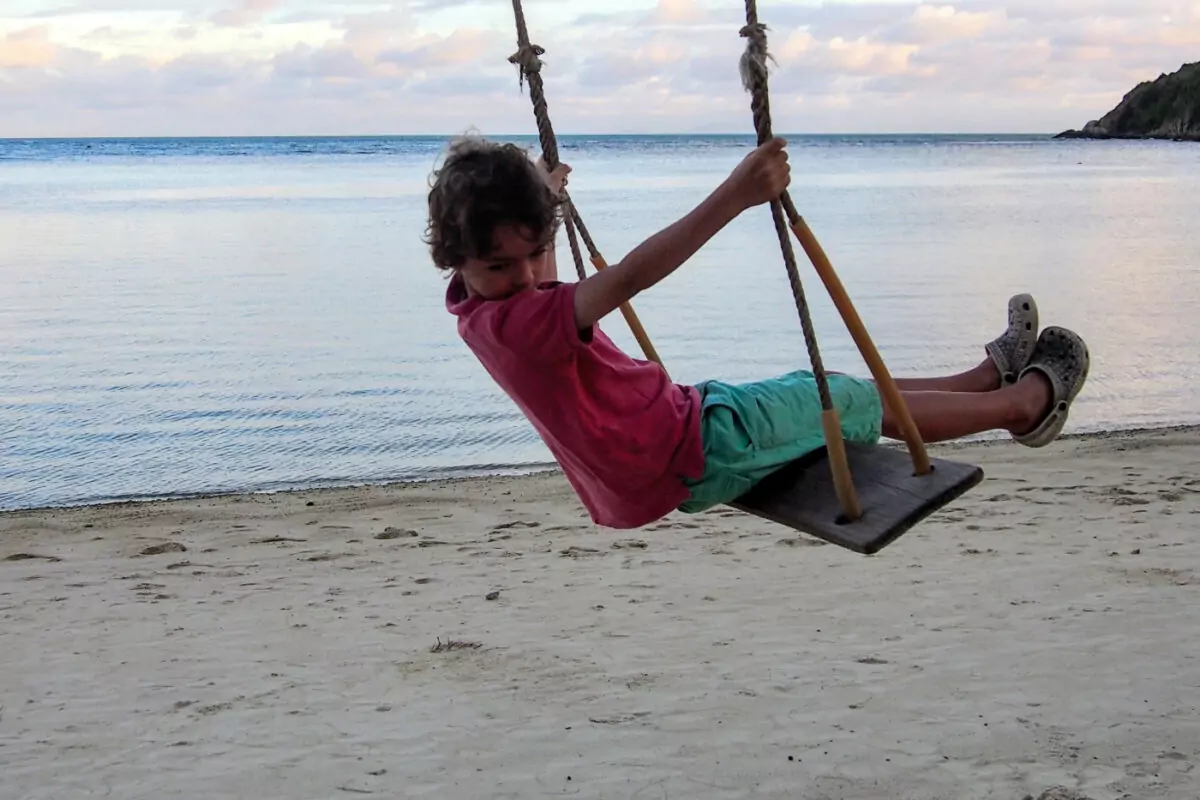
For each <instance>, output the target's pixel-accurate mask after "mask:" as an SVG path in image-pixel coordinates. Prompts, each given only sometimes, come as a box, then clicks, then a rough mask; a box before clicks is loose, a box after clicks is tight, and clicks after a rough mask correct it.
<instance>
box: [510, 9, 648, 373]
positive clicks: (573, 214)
mask: <svg viewBox="0 0 1200 800" xmlns="http://www.w3.org/2000/svg"><path fill="white" fill-rule="evenodd" d="M513 16H514V17H515V18H516V23H517V52H515V53H513V54H512V55H511V56H509V58H508V61H509V63H510V64H515V65H517V67H518V69H519V81H520V85H521V87H522V88H524V85H525V81H529V97H530V99H532V100H533V116H534V119H535V120H537V128H538V139H539V140H540V142H541V145H542V160H543V161H544V162H545V164H546V168H547V169H548V170H549V171H551V172H553V171H554V170H555V169H556V168H557V167H558V166H559V163H560V162H559V159H558V140H557V138H556V137H555V135H554V127H553V126H552V125H551V124H550V110H549V107H548V106H547V104H546V87H545V85H544V84H543V83H542V56H543V55H545V54H546V50H545V48H543V47H541V46H540V45H536V44H531V43H530V41H529V28H528V26H527V25H526V23H525V10H524V9H523V8H522V7H521V0H513ZM561 198H562V202H563V207H564V209H565V213H564V214H563V224H564V226H565V227H566V229H567V239H568V240H569V241H570V243H571V255H572V257H573V258H574V259H575V271H576V272H577V273H579V280H581V281H582V280H585V279H586V278H587V270H586V269H585V268H584V266H583V256H582V255H581V254H580V251H579V239H583V243H584V246H585V247H587V250H588V255H589V256H590V257H591V260H592V264H593V265H594V266H595V267H596V269H597V270H602V269H605V267H606V264H605V263H604V256H602V255H601V254H600V250H599V249H598V248H597V247H596V243H595V242H594V241H593V240H592V237H591V234H589V233H588V229H587V226H586V225H584V224H583V218H582V217H580V216H579V210H578V209H577V208H576V207H575V203H574V201H573V200H571V196H570V194H568V193H567V191H566V189H565V188H564V189H563V190H562V193H561ZM577 233H578V236H577ZM621 314H622V315H623V316H624V317H625V321H626V323H628V325H629V327H630V329H631V330H632V331H633V335H634V338H636V339H637V340H638V344H640V345H641V347H642V352H643V353H644V354H645V356H646V358H647V359H649V360H651V361H654V362H655V363H657V364H658V365H659V366H662V360H661V359H660V358H659V357H658V353H657V352H655V350H654V345H652V344H651V343H650V337H648V336H647V335H646V331H645V330H644V329H643V328H642V324H641V322H640V321H639V320H638V318H637V315H636V314H635V313H634V311H633V308H632V307H631V306H630V305H629V304H628V303H622V304H621Z"/></svg>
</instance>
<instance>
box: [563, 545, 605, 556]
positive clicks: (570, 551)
mask: <svg viewBox="0 0 1200 800" xmlns="http://www.w3.org/2000/svg"><path fill="white" fill-rule="evenodd" d="M559 555H561V556H564V557H566V558H591V557H594V556H602V555H604V553H603V552H601V551H600V550H597V549H595V548H593V547H568V548H567V549H565V550H560V551H559Z"/></svg>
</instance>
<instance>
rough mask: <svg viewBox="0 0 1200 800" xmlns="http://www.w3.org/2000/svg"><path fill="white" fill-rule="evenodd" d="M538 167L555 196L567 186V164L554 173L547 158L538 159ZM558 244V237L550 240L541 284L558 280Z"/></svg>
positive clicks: (556, 169)
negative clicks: (547, 164)
mask: <svg viewBox="0 0 1200 800" xmlns="http://www.w3.org/2000/svg"><path fill="white" fill-rule="evenodd" d="M536 166H537V169H538V172H540V173H541V175H542V178H543V179H544V180H545V181H546V184H547V185H548V186H549V187H550V191H552V192H554V194H556V195H557V194H558V193H559V192H561V191H562V189H563V187H564V186H566V185H567V175H569V174H570V172H571V167H570V166H568V165H567V164H559V165H558V166H557V167H555V168H554V170H553V171H551V170H548V169H547V168H546V160H545V158H544V157H541V158H538V160H537V164H536ZM557 244H558V236H557V235H556V236H555V237H554V238H553V239H551V240H550V246H549V248H548V250H547V252H546V266H545V268H544V269H543V270H542V275H541V278H540V279H539V280H538V282H539V283H545V282H547V281H549V282H555V281H557V280H558V258H557V256H556V255H555V250H556V248H557Z"/></svg>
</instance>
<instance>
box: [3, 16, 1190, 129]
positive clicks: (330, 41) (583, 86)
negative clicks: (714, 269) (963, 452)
mask: <svg viewBox="0 0 1200 800" xmlns="http://www.w3.org/2000/svg"><path fill="white" fill-rule="evenodd" d="M758 8H759V17H760V20H761V21H762V22H764V23H766V24H767V25H768V26H769V32H768V36H769V43H770V47H771V51H772V53H773V55H774V57H775V63H774V64H773V65H772V74H771V84H770V90H771V106H772V116H773V119H774V127H775V129H776V131H787V132H793V133H909V132H948V133H956V132H963V133H974V132H994V133H1008V132H1031V133H1043V132H1058V131H1060V130H1063V129H1065V128H1077V127H1082V126H1083V124H1084V123H1086V122H1087V121H1088V120H1090V119H1095V118H1098V117H1100V116H1101V115H1103V114H1104V113H1105V112H1106V111H1108V110H1109V109H1111V108H1112V107H1113V106H1114V105H1115V104H1116V103H1118V102H1119V101H1120V99H1121V97H1122V96H1123V95H1124V94H1125V92H1127V91H1128V90H1129V89H1131V88H1133V86H1135V85H1136V84H1137V83H1138V82H1139V81H1143V80H1153V79H1154V78H1155V77H1157V76H1158V75H1160V74H1162V73H1164V72H1173V71H1175V70H1176V69H1178V68H1179V67H1180V66H1181V65H1182V64H1184V63H1186V62H1190V61H1197V60H1200V0H959V1H958V2H937V1H936V0H934V1H933V2H910V1H909V0H871V1H869V2H856V1H855V0H825V1H824V2H816V1H813V0H759V4H758ZM524 9H525V16H526V18H527V20H528V24H529V30H530V36H531V39H532V41H533V42H534V43H536V44H538V45H540V46H542V47H543V48H544V49H545V51H546V53H545V55H544V56H543V62H544V67H543V73H542V74H543V77H544V80H545V84H546V94H547V101H548V104H549V108H550V116H551V119H552V120H553V122H554V127H555V130H556V132H557V133H559V134H570V133H705V132H750V131H752V125H751V118H750V109H749V97H748V95H746V94H745V92H744V91H743V89H742V86H741V83H740V79H739V77H738V59H739V57H740V55H741V53H742V51H743V49H744V46H745V40H743V39H742V38H740V37H739V35H738V32H739V29H740V28H741V26H742V25H743V24H744V23H745V8H744V4H743V2H741V1H740V0H525V2H524ZM515 49H516V33H515V27H514V19H513V6H512V3H511V0H395V1H394V2H371V1H370V0H342V1H338V0H0V137H29V136H187V135H196V136H220V135H232V136H236V135H354V134H362V135H376V134H436V135H445V134H454V133H459V132H462V131H465V130H469V129H476V130H479V131H480V132H483V133H485V134H488V135H501V134H514V133H529V132H532V131H533V130H534V128H533V110H532V105H531V103H530V100H529V95H528V87H527V86H526V88H525V89H524V90H523V89H522V88H521V87H520V86H519V85H518V76H517V69H516V67H514V66H513V65H512V64H510V63H509V62H508V57H509V56H510V55H511V54H512V53H513V52H514V51H515Z"/></svg>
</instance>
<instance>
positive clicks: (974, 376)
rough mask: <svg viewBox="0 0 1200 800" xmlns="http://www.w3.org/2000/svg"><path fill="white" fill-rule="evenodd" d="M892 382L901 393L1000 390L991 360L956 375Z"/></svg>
mask: <svg viewBox="0 0 1200 800" xmlns="http://www.w3.org/2000/svg"><path fill="white" fill-rule="evenodd" d="M893 380H894V381H895V382H896V386H897V387H898V388H899V389H900V390H901V391H903V392H992V391H995V390H996V389H999V388H1000V372H999V371H998V370H997V369H996V364H995V362H993V361H992V360H991V359H987V360H986V361H984V362H983V363H981V364H979V365H978V366H976V367H973V368H972V369H969V370H967V371H966V372H960V373H958V374H957V375H948V376H946V377H941V378H893Z"/></svg>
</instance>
